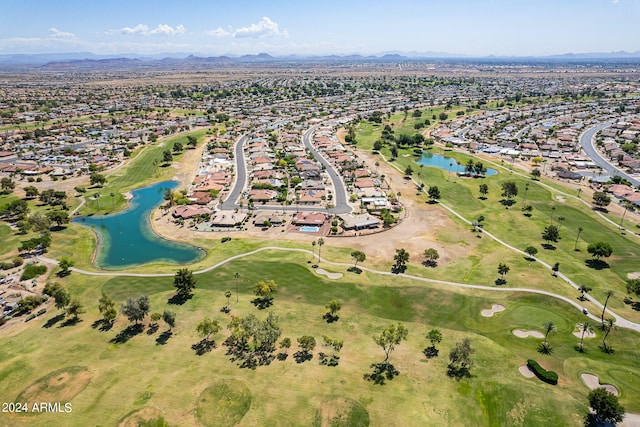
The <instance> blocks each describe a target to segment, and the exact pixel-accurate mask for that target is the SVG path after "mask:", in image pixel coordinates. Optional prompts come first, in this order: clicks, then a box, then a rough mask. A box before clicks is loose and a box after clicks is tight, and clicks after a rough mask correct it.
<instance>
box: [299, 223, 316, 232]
mask: <svg viewBox="0 0 640 427" xmlns="http://www.w3.org/2000/svg"><path fill="white" fill-rule="evenodd" d="M300 231H302V232H303V233H317V232H318V231H320V227H312V226H310V225H303V226H302V227H300Z"/></svg>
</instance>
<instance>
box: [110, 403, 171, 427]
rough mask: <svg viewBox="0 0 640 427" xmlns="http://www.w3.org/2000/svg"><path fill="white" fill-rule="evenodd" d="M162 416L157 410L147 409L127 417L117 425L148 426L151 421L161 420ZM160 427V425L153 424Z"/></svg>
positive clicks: (127, 426) (129, 426)
mask: <svg viewBox="0 0 640 427" xmlns="http://www.w3.org/2000/svg"><path fill="white" fill-rule="evenodd" d="M163 417H164V414H163V413H162V411H161V410H160V409H158V408H154V407H148V408H142V409H140V410H139V411H136V412H134V413H133V414H131V415H129V416H127V417H126V418H125V419H124V420H122V421H121V422H120V424H118V427H138V426H141V425H148V424H149V423H150V422H152V421H157V420H159V419H163ZM153 425H160V424H157V423H156V424H153Z"/></svg>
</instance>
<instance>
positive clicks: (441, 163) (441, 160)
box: [418, 151, 498, 176]
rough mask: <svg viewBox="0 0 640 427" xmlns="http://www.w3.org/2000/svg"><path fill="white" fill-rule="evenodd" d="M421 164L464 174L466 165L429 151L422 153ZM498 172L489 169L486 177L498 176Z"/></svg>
mask: <svg viewBox="0 0 640 427" xmlns="http://www.w3.org/2000/svg"><path fill="white" fill-rule="evenodd" d="M418 163H419V164H421V165H425V166H433V167H436V168H440V169H443V170H446V171H449V170H450V171H451V172H453V173H462V172H464V165H459V164H458V162H456V159H454V158H451V157H445V156H441V155H439V154H431V153H429V152H428V151H425V152H423V153H422V158H421V159H420V160H419V161H418ZM497 174H498V171H497V170H495V169H491V168H487V173H485V175H487V176H491V175H497Z"/></svg>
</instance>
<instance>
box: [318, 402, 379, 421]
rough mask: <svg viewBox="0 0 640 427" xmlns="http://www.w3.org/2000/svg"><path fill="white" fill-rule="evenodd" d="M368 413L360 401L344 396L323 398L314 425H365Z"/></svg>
mask: <svg viewBox="0 0 640 427" xmlns="http://www.w3.org/2000/svg"><path fill="white" fill-rule="evenodd" d="M369 423H370V420H369V413H368V412H367V410H366V409H365V407H364V406H362V405H361V404H360V403H358V402H356V401H355V400H353V399H349V398H346V397H336V398H333V399H329V400H325V401H324V402H322V403H321V404H320V407H319V408H318V410H317V411H316V416H315V420H314V423H313V426H314V427H336V426H345V427H346V426H354V427H366V426H368V425H369Z"/></svg>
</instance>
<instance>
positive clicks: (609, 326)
mask: <svg viewBox="0 0 640 427" xmlns="http://www.w3.org/2000/svg"><path fill="white" fill-rule="evenodd" d="M615 324H616V321H615V319H612V318H611V317H610V318H608V319H607V320H605V321H604V323H603V324H602V329H603V330H604V336H603V337H602V348H603V349H604V351H605V352H607V351H608V349H609V347H608V346H607V342H606V340H607V336H609V333H610V332H611V331H612V330H613V329H615Z"/></svg>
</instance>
